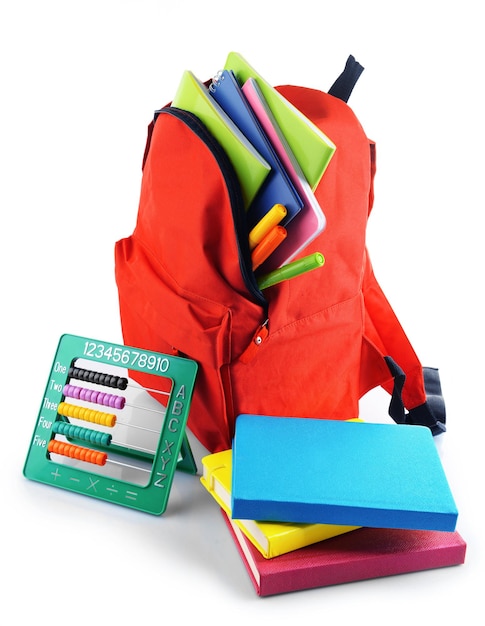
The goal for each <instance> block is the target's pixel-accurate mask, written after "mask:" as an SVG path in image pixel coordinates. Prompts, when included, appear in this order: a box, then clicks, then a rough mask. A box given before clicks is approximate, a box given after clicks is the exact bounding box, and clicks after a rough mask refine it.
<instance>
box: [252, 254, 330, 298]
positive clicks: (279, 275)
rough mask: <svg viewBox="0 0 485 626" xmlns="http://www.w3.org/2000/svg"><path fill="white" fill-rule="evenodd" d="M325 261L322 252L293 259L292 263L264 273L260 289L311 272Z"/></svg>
mask: <svg viewBox="0 0 485 626" xmlns="http://www.w3.org/2000/svg"><path fill="white" fill-rule="evenodd" d="M324 263H325V258H324V256H323V254H322V253H321V252H315V253H314V254H309V255H308V256H305V257H303V258H301V259H297V260H296V261H292V262H291V263H287V264H286V265H283V266H282V267H278V269H276V270H273V271H272V272H268V273H267V274H264V276H261V277H260V278H258V286H259V288H260V289H266V288H267V287H271V286H273V285H276V284H277V283H280V282H282V281H283V280H288V279H290V278H294V277H295V276H300V275H301V274H303V273H305V272H310V271H311V270H315V269H317V268H319V267H322V265H323V264H324Z"/></svg>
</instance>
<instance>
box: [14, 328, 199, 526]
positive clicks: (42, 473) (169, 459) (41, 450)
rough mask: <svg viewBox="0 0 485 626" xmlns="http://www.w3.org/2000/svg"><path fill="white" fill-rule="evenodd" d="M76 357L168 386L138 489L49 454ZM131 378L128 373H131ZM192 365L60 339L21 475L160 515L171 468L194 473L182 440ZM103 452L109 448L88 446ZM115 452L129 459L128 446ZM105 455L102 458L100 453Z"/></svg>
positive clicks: (83, 340) (150, 353) (66, 337)
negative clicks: (154, 378)
mask: <svg viewBox="0 0 485 626" xmlns="http://www.w3.org/2000/svg"><path fill="white" fill-rule="evenodd" d="M77 359H82V360H83V361H84V360H86V361H92V362H93V363H98V364H103V365H105V366H110V367H111V368H112V367H113V366H115V367H116V369H118V368H119V369H120V371H126V372H127V378H129V373H130V372H131V373H135V375H136V372H139V373H141V375H142V376H143V375H146V374H150V375H152V376H153V375H154V376H157V377H162V378H164V379H167V380H168V381H170V382H171V391H170V393H169V394H167V397H168V400H167V405H166V408H165V417H164V419H163V424H162V427H161V430H160V434H159V438H158V444H157V448H156V450H155V454H154V455H153V457H152V459H151V460H152V466H151V472H150V478H149V480H148V482H147V484H146V485H142V486H140V485H139V484H134V483H131V482H127V481H124V480H120V479H117V478H113V477H111V476H105V475H102V474H100V473H98V472H97V471H96V466H95V465H94V466H93V465H92V464H91V463H80V464H79V465H82V466H83V467H77V466H70V465H69V464H65V463H58V462H56V461H55V460H54V459H53V458H52V455H51V453H50V452H49V450H48V447H49V443H50V442H52V441H54V440H55V436H56V433H55V428H54V424H56V423H58V422H59V421H61V420H62V421H66V418H65V417H62V416H61V415H59V413H58V409H59V405H60V404H61V403H62V402H63V401H64V395H63V390H64V386H65V384H66V383H67V382H68V381H69V377H70V374H69V372H70V369H71V368H72V366H73V364H74V363H75V362H76V360H77ZM132 375H133V374H132ZM196 375H197V363H196V362H195V361H193V360H191V359H187V358H182V357H178V356H173V355H168V354H164V353H160V352H154V351H150V350H142V349H138V348H133V347H131V346H124V345H120V344H114V343H109V342H106V341H98V340H95V339H89V338H86V337H80V336H77V335H70V334H65V335H62V336H61V338H60V340H59V343H58V346H57V350H56V353H55V357H54V360H53V363H52V368H51V371H50V373H49V378H48V380H47V384H46V389H45V393H44V397H43V399H42V402H41V406H40V410H39V414H38V417H37V421H36V424H35V428H34V432H33V435H32V439H31V443H30V447H29V451H28V454H27V458H26V461H25V465H24V476H25V477H26V478H28V479H30V480H34V481H37V482H41V483H44V484H47V485H51V486H55V487H58V488H61V489H66V490H69V491H73V492H76V493H78V494H83V495H87V496H89V497H92V498H97V499H100V500H105V501H108V502H112V503H114V504H118V505H121V506H125V507H128V508H132V509H137V510H139V511H143V512H146V513H150V514H153V515H161V514H163V513H164V512H165V510H166V507H167V503H168V498H169V494H170V489H171V486H172V482H173V478H174V473H175V470H176V469H181V470H183V471H186V472H189V473H192V474H195V473H196V471H197V468H196V465H195V461H194V458H193V456H192V451H191V449H190V445H189V442H188V439H187V436H186V425H187V419H188V415H189V409H190V403H191V399H192V395H193V389H194V385H195V379H196ZM89 449H90V450H91V449H92V450H93V451H94V450H103V449H104V450H105V452H106V453H107V454H109V451H110V448H109V446H106V447H104V446H99V445H96V446H91V447H90V448H89ZM116 450H117V452H121V453H124V454H126V455H127V456H131V454H132V453H131V452H130V449H129V447H127V448H126V449H124V448H123V447H120V446H116ZM105 456H106V455H105Z"/></svg>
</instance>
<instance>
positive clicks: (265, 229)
mask: <svg viewBox="0 0 485 626" xmlns="http://www.w3.org/2000/svg"><path fill="white" fill-rule="evenodd" d="M286 213H287V210H286V207H285V206H283V205H282V204H275V205H274V206H272V207H271V209H270V210H269V211H268V212H267V213H266V214H265V215H263V217H262V218H261V219H260V220H259V222H258V223H257V224H256V226H254V228H252V230H251V232H250V233H249V249H250V250H254V248H255V247H256V246H257V245H258V243H259V242H260V241H261V240H262V239H263V237H264V236H265V235H267V234H268V233H269V231H270V230H271V229H272V228H273V226H276V224H279V223H280V222H281V220H282V219H283V218H284V217H286Z"/></svg>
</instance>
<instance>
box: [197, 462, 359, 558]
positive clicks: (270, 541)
mask: <svg viewBox="0 0 485 626" xmlns="http://www.w3.org/2000/svg"><path fill="white" fill-rule="evenodd" d="M201 463H202V468H203V471H202V476H201V478H200V482H201V483H202V484H203V485H204V487H205V488H206V489H207V491H208V492H209V493H210V494H211V495H212V497H213V498H214V500H215V501H216V502H217V503H218V504H219V506H220V507H221V508H222V509H223V511H224V512H225V513H226V514H227V515H228V516H229V517H231V479H232V450H224V451H223V452H216V453H214V454H209V455H207V456H205V457H203V458H202V460H201ZM233 522H235V524H237V526H238V527H239V528H240V529H241V531H242V532H243V533H244V534H245V536H246V537H247V538H248V539H249V540H250V541H251V543H252V544H253V545H254V546H255V547H256V548H257V549H258V550H259V551H260V552H261V554H262V555H263V556H264V557H265V558H266V559H270V558H273V557H275V556H279V555H281V554H286V553H288V552H292V551H293V550H297V549H298V548H303V547H304V546H308V545H310V544H313V543H317V542H319V541H323V540H324V539H330V538H331V537H336V536H337V535H342V534H344V533H347V532H350V531H351V530H355V529H356V528H358V526H337V525H334V524H290V523H274V522H257V521H253V520H247V519H244V520H233Z"/></svg>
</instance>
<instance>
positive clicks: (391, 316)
mask: <svg viewBox="0 0 485 626" xmlns="http://www.w3.org/2000/svg"><path fill="white" fill-rule="evenodd" d="M363 296H364V305H365V331H364V344H363V345H364V346H365V349H364V350H363V353H362V354H363V360H364V362H363V363H362V372H361V383H362V387H361V392H362V393H365V391H367V390H368V389H370V388H372V387H373V386H375V384H380V385H381V386H382V387H383V389H385V390H386V391H388V393H389V394H391V402H390V405H389V415H390V417H392V419H393V420H394V421H395V422H397V423H399V424H414V425H420V426H427V427H428V428H429V429H430V430H431V432H432V433H433V435H438V434H440V433H442V432H444V431H446V411H445V403H444V399H443V394H442V391H441V383H440V378H439V373H438V370H437V369H435V368H430V367H423V366H422V365H421V363H420V361H419V359H418V357H417V355H416V353H415V351H414V349H413V347H412V345H411V343H410V341H409V339H408V337H407V336H406V334H405V332H404V330H403V328H402V326H401V324H400V323H399V320H398V319H397V317H396V315H395V313H394V311H393V310H392V307H391V305H390V304H389V302H388V300H387V298H386V297H385V295H384V293H383V291H382V289H381V288H380V286H379V284H378V282H377V280H376V278H375V275H374V272H373V270H372V265H371V262H370V260H369V257H368V255H366V261H365V273H364V279H363ZM379 361H380V365H378V366H376V362H379ZM370 362H373V363H374V367H369V364H370ZM384 364H385V365H384ZM370 372H374V373H375V378H372V377H370Z"/></svg>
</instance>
